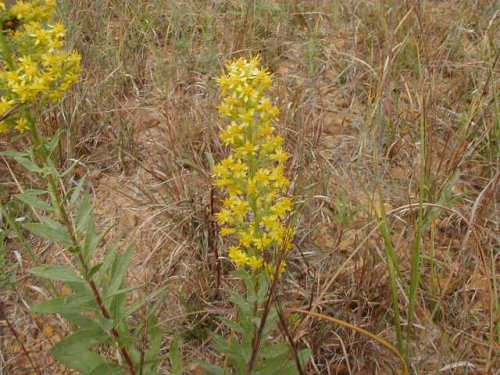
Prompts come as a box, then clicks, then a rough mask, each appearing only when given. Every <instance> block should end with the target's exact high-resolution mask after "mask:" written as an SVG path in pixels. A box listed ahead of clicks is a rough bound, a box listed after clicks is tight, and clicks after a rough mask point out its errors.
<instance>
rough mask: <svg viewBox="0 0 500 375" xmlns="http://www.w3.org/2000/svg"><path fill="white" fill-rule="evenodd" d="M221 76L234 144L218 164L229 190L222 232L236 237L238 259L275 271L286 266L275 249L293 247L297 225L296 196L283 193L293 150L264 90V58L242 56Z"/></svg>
mask: <svg viewBox="0 0 500 375" xmlns="http://www.w3.org/2000/svg"><path fill="white" fill-rule="evenodd" d="M217 82H218V83H219V86H220V87H221V89H222V95H223V96H224V99H223V100H222V103H221V105H220V106H219V113H220V114H221V115H222V116H223V117H228V118H229V120H230V124H229V126H227V127H226V128H225V129H224V130H223V131H222V132H221V134H220V137H221V139H222V141H223V142H224V143H225V144H226V145H227V146H230V147H231V154H230V155H229V156H228V157H227V158H226V159H224V160H222V161H221V162H220V163H219V164H218V165H217V166H215V168H214V170H213V173H214V175H215V177H216V182H215V185H216V186H218V187H221V188H223V189H224V191H225V193H226V198H225V199H224V204H223V209H222V210H220V211H219V212H218V214H217V221H218V223H219V224H221V225H222V226H223V228H222V229H221V232H220V233H221V235H222V236H232V237H234V239H235V245H234V246H231V247H230V248H229V258H230V259H231V261H232V262H233V263H234V264H235V265H237V266H239V267H247V268H248V269H250V270H252V271H253V272H254V273H258V272H259V271H261V270H262V271H265V272H267V273H268V274H269V275H272V274H273V273H274V271H275V270H276V267H279V268H280V269H279V271H280V272H282V271H284V268H285V263H284V262H283V261H282V259H280V257H277V256H276V254H277V253H273V250H276V249H282V250H289V249H290V248H291V244H292V241H291V240H292V237H293V228H292V227H291V226H288V225H287V222H286V217H287V214H288V213H289V212H290V211H291V210H292V201H291V199H290V198H286V197H283V196H281V195H283V193H284V192H285V191H286V189H287V188H288V186H289V180H288V179H287V178H286V177H285V175H284V170H285V166H284V163H285V161H286V160H287V159H288V154H287V153H286V152H285V151H284V150H283V137H282V136H280V135H276V134H275V132H276V131H275V128H274V126H273V120H274V119H275V118H276V116H277V115H278V113H279V110H278V108H277V107H276V106H274V105H273V104H272V103H271V100H270V99H269V98H268V97H267V96H265V95H264V93H265V91H266V90H267V89H268V88H269V87H270V86H271V84H272V76H271V74H270V73H269V72H268V71H267V70H265V69H263V68H261V67H260V62H259V59H258V58H252V59H251V60H249V61H248V60H245V59H238V60H235V61H232V62H230V63H229V64H228V65H227V74H226V75H222V76H221V77H220V78H219V79H218V80H217Z"/></svg>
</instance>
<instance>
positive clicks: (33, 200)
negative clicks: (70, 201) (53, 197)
mask: <svg viewBox="0 0 500 375" xmlns="http://www.w3.org/2000/svg"><path fill="white" fill-rule="evenodd" d="M45 193H46V192H43V193H42V194H45ZM36 195H41V194H33V193H32V192H29V191H26V192H24V193H23V194H18V195H16V198H17V199H19V200H20V201H21V202H23V203H26V204H27V205H28V206H31V207H35V208H38V209H40V210H42V211H54V207H52V205H51V204H50V203H48V202H46V201H44V200H42V199H39V198H37V197H36Z"/></svg>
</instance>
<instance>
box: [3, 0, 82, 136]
mask: <svg viewBox="0 0 500 375" xmlns="http://www.w3.org/2000/svg"><path fill="white" fill-rule="evenodd" d="M56 7H57V1H56V0H31V1H20V0H19V1H16V2H15V3H13V4H12V5H11V6H10V7H9V6H6V4H5V1H1V2H0V20H15V27H13V28H12V29H7V30H3V31H2V33H1V35H0V38H1V39H2V43H0V45H1V47H0V57H1V60H2V63H1V64H0V87H2V94H1V100H0V115H2V114H5V113H6V112H7V111H8V110H9V109H10V108H12V107H13V106H23V105H25V104H33V103H37V104H38V105H44V104H47V103H51V102H52V103H54V102H56V101H58V100H60V99H61V97H62V95H63V93H64V92H65V91H68V90H69V89H70V88H71V87H72V85H73V84H75V83H76V82H78V80H79V77H80V73H81V57H80V55H79V54H78V53H76V52H71V51H64V50H63V49H62V48H63V46H64V37H65V34H66V29H65V27H64V25H63V24H62V23H61V22H53V21H54V19H55V11H56ZM7 104H8V105H7ZM16 116H18V115H16V114H15V113H14V114H13V115H10V116H7V118H5V119H4V121H5V124H6V125H4V126H2V127H1V129H0V133H2V132H6V131H7V130H8V129H9V128H13V127H14V128H16V129H17V130H18V131H20V132H23V131H25V130H27V129H28V127H27V125H26V124H24V122H23V121H20V119H19V118H16Z"/></svg>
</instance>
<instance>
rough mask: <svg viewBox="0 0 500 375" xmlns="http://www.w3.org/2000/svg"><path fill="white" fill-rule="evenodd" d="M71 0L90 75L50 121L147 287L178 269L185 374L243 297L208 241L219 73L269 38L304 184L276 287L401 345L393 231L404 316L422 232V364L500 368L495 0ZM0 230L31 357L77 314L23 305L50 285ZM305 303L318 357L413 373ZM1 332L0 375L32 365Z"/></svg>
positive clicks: (43, 252) (286, 130)
mask: <svg viewBox="0 0 500 375" xmlns="http://www.w3.org/2000/svg"><path fill="white" fill-rule="evenodd" d="M63 3H65V7H64V10H63V16H64V17H65V18H67V19H68V20H69V22H70V23H69V24H70V26H71V35H72V38H73V39H72V40H73V43H74V46H75V47H76V48H77V49H78V50H79V51H80V52H81V53H82V55H83V58H84V65H85V66H84V72H85V73H84V74H85V77H84V79H83V81H82V83H81V85H80V86H79V87H78V88H77V89H76V90H75V92H74V94H73V95H72V96H70V97H68V98H67V99H66V100H65V102H64V104H63V105H62V106H61V107H60V108H58V109H56V110H54V112H53V115H52V117H51V118H50V119H49V121H47V122H46V128H47V131H50V129H51V127H52V126H56V125H59V126H63V127H64V128H65V129H67V134H68V135H67V137H66V139H65V140H64V144H63V146H62V147H61V150H60V154H61V163H62V164H64V163H69V162H70V161H69V160H70V159H79V160H81V163H82V164H81V165H82V167H81V168H82V170H81V171H80V172H78V173H82V172H85V171H87V172H89V176H90V177H89V181H88V185H89V187H90V188H91V189H92V191H93V193H94V196H95V204H96V211H97V214H98V216H99V217H100V220H101V222H102V223H103V225H109V224H114V225H115V227H114V228H115V232H116V233H124V235H123V239H122V241H124V242H130V241H135V242H136V243H137V251H136V256H135V261H134V262H135V263H134V267H133V268H132V270H131V272H130V279H131V282H132V283H144V284H145V285H146V289H147V290H149V291H150V290H154V289H155V288H158V287H161V286H163V285H170V286H169V291H170V295H169V298H168V300H167V302H166V303H165V307H164V308H163V309H162V314H161V317H160V319H161V321H162V323H163V325H164V327H165V328H166V330H167V332H169V335H170V336H168V337H165V347H166V348H168V344H169V342H170V340H171V338H172V337H173V335H174V334H178V335H180V336H181V337H182V354H183V357H184V358H185V359H186V363H187V364H188V368H189V369H190V370H189V371H190V372H189V373H193V374H195V373H196V374H201V373H202V372H201V369H200V368H197V367H196V366H195V365H193V364H191V362H190V360H191V359H192V358H205V359H207V358H209V359H210V358H211V360H213V361H217V360H218V359H217V356H216V353H211V352H210V340H209V339H208V337H209V336H208V333H209V332H211V331H213V330H217V329H219V327H218V323H217V320H216V319H215V317H216V316H217V314H231V310H230V309H229V307H230V306H229V305H228V303H227V299H226V298H225V297H226V296H225V295H224V292H223V289H224V285H225V284H233V283H234V280H231V279H230V278H229V277H228V274H227V271H228V270H229V269H230V265H229V263H228V262H226V261H225V260H222V271H223V274H222V280H221V282H222V285H221V286H220V287H221V289H220V290H217V285H218V282H219V280H218V278H217V276H216V259H215V254H216V252H217V253H220V254H222V256H224V247H225V245H224V243H223V242H222V241H221V240H220V239H219V237H217V235H216V229H217V228H215V224H214V222H213V220H212V215H213V213H214V210H216V209H217V207H218V205H219V203H218V199H219V197H218V195H217V193H216V192H214V191H213V189H212V188H211V187H210V186H211V179H210V166H211V164H212V163H213V160H220V159H221V157H222V156H223V155H225V149H224V147H223V146H222V145H221V144H220V143H219V141H218V139H217V132H218V130H217V129H218V126H219V125H220V120H219V119H218V116H217V113H216V110H215V107H216V104H217V100H218V98H217V88H216V86H215V83H214V80H213V78H214V77H216V76H217V75H218V74H219V72H220V71H221V69H222V67H223V65H224V63H225V62H226V61H227V60H228V59H229V58H231V57H234V56H248V55H250V54H260V55H261V56H262V58H263V61H264V64H265V65H267V66H269V67H270V69H271V70H272V71H273V72H274V74H275V87H274V96H275V97H276V100H277V101H278V102H279V104H280V107H281V117H280V121H279V131H280V132H281V133H282V134H283V135H284V136H285V138H286V145H287V146H286V147H287V149H288V152H290V154H291V155H292V158H291V160H290V162H289V167H288V174H289V176H290V178H291V179H292V181H293V184H292V192H293V194H294V195H295V196H296V197H298V201H299V202H300V203H299V205H298V207H299V209H298V212H297V219H298V235H297V238H296V246H295V249H294V250H293V252H292V253H291V254H290V259H289V260H288V264H289V267H288V272H287V274H286V277H285V279H284V281H283V283H282V285H281V292H280V293H282V297H281V298H282V299H283V300H284V301H287V302H288V303H289V304H291V305H292V307H296V308H302V309H312V310H313V311H316V312H320V313H322V314H324V315H328V316H332V317H335V318H337V319H342V320H344V321H347V322H349V323H350V324H352V325H354V326H357V327H360V328H363V329H365V330H367V331H370V332H371V333H373V334H376V335H377V336H378V337H380V338H383V339H385V340H387V341H388V342H390V343H393V344H394V345H395V346H396V327H395V324H394V310H393V309H392V308H391V298H392V297H391V284H390V278H389V273H388V266H387V265H388V258H387V256H386V254H387V253H386V250H387V246H388V241H389V243H390V244H389V245H392V246H393V248H394V251H395V254H396V257H397V265H398V271H399V279H398V280H399V283H398V285H397V289H398V290H397V295H398V297H399V302H400V310H401V311H400V313H401V316H400V318H401V323H402V327H403V331H404V332H406V331H408V321H409V320H408V318H409V317H408V309H409V307H410V296H409V293H408V286H409V285H410V279H411V276H410V273H411V255H412V253H414V249H415V246H416V244H421V255H422V256H421V259H420V260H421V263H420V271H421V278H420V283H419V288H418V290H417V293H416V299H415V319H414V320H413V321H412V320H410V323H411V325H412V329H411V332H412V336H411V338H410V343H411V345H410V348H411V353H412V359H411V367H412V371H413V372H414V373H416V374H433V373H438V371H440V370H442V373H443V374H466V373H467V374H470V373H477V374H498V371H500V361H499V358H498V351H499V350H500V347H499V338H500V328H499V319H500V318H499V316H500V315H499V314H500V308H499V303H498V301H499V299H498V282H499V274H498V269H499V266H500V259H499V252H498V249H499V245H500V241H499V235H498V233H499V230H498V229H499V222H498V212H499V208H498V203H499V198H500V196H499V195H498V183H499V172H498V171H499V169H498V155H499V144H500V143H499V137H500V97H499V92H500V91H499V88H500V79H499V77H500V75H499V71H500V61H499V48H500V35H499V34H500V33H499V30H500V8H499V6H498V3H496V2H495V1H488V0H475V1H467V0H445V1H431V0H424V1H417V0H406V1H395V0H394V1H390V0H374V1H361V0H342V1H328V0H315V1H306V0H294V1H291V0H290V1H279V0H253V1H243V0H211V1H195V0H185V1H182V0H174V1H160V0H139V1H135V2H132V1H119V0H109V1H107V2H104V1H92V0H75V1H65V2H63ZM0 142H1V143H0V148H4V147H5V146H6V143H5V142H6V141H4V140H0ZM19 147H22V146H19ZM2 163H4V165H2ZM11 167H12V168H15V166H11ZM0 169H1V170H2V173H1V175H0V183H1V184H2V186H3V187H4V188H3V189H2V190H4V191H7V192H9V193H8V194H6V195H5V201H6V202H8V201H9V199H10V198H9V197H12V194H13V193H14V192H15V191H16V187H15V183H14V181H13V179H12V177H11V176H10V175H9V174H8V173H4V170H5V171H7V169H6V162H4V161H0ZM78 177H79V176H75V178H78ZM33 183H35V182H33ZM7 188H8V189H7ZM2 199H4V197H2ZM419 201H420V203H422V204H421V205H420V206H419ZM12 204H13V203H12ZM419 207H420V208H419ZM419 212H420V214H421V215H420V214H419ZM384 228H385V231H386V232H385V233H384ZM384 234H385V235H386V238H385V240H384ZM7 249H9V250H10V252H8V253H7V258H8V260H9V261H10V262H11V263H16V264H17V269H16V274H15V276H16V277H19V278H21V279H22V280H23V281H22V282H20V284H19V286H20V287H18V288H17V289H16V290H15V291H11V292H10V293H8V294H6V293H5V294H3V301H4V302H3V304H4V309H3V310H4V314H5V317H6V319H8V321H9V322H10V323H11V324H12V325H13V326H15V327H17V328H16V330H17V332H19V334H20V336H22V337H23V338H22V340H21V341H22V342H23V343H24V345H25V346H26V350H27V351H31V350H32V351H33V352H34V354H33V355H32V357H35V358H36V357H37V356H38V357H39V356H41V354H40V352H38V351H37V349H36V348H35V344H37V343H39V341H38V342H37V341H36V338H37V337H39V336H40V332H42V333H43V334H44V335H45V337H46V338H47V340H50V338H51V337H53V335H54V333H53V332H47V331H46V330H44V325H46V326H50V327H57V329H56V331H57V332H60V331H62V332H63V331H64V329H65V328H67V327H64V326H62V325H61V322H59V321H55V320H54V321H44V322H41V321H40V320H39V317H35V316H31V315H30V314H27V309H28V307H29V305H31V304H33V303H34V301H35V300H36V299H37V298H40V297H41V292H42V291H43V287H42V286H40V285H37V281H36V280H34V279H26V275H25V273H24V271H25V267H28V266H29V261H28V260H27V259H23V261H24V262H23V263H20V261H19V257H18V259H16V257H15V256H14V255H11V254H14V253H13V251H16V250H18V249H19V244H18V242H17V241H16V239H15V238H12V239H9V240H8V242H7ZM39 250H40V256H41V257H42V259H44V260H48V261H50V260H54V261H58V260H60V259H61V257H62V255H61V253H60V252H58V251H57V249H45V248H44V247H43V244H40V246H39ZM20 257H22V255H20ZM136 297H138V298H140V296H136ZM299 318H300V319H302V318H303V317H302V316H299V315H295V314H292V315H291V318H290V319H291V320H292V321H297V323H296V324H295V325H294V326H293V327H294V328H295V331H294V333H295V335H296V338H297V339H298V340H299V342H300V343H301V345H304V346H308V347H310V348H311V349H312V350H313V354H314V359H313V361H312V362H311V364H310V365H309V367H308V370H307V372H308V373H310V374H375V373H376V374H397V373H400V362H399V358H398V357H397V356H396V355H395V354H394V353H393V352H391V351H389V350H387V349H386V348H384V347H383V346H381V345H379V343H377V342H376V341H374V340H373V339H371V338H369V337H367V336H364V335H361V334H359V333H358V332H356V331H355V330H353V329H349V328H346V327H341V326H337V325H335V324H332V323H331V322H329V321H326V320H320V319H316V318H306V319H305V320H301V321H300V322H298V319H299ZM1 329H2V332H3V336H4V337H3V341H4V353H3V358H2V359H3V361H4V362H3V366H4V369H3V370H0V373H2V371H3V373H6V374H31V373H36V372H34V370H23V369H22V367H21V365H17V364H16V363H18V362H17V361H21V362H23V361H24V362H23V363H27V362H26V358H25V357H26V356H23V354H22V352H17V354H14V353H13V349H12V347H13V346H14V345H19V340H15V338H14V337H13V335H12V334H11V331H9V330H8V328H7V327H6V326H2V327H1ZM405 337H406V336H405ZM40 345H42V346H43V344H40ZM45 365H46V366H52V365H47V364H45ZM26 368H29V365H26ZM164 369H165V372H164V373H165V374H167V373H168V372H167V369H168V363H165V364H164ZM39 371H41V373H43V374H53V373H56V372H55V371H56V370H54V369H52V367H40V370H39ZM59 371H61V373H64V372H63V371H64V370H63V369H60V370H59Z"/></svg>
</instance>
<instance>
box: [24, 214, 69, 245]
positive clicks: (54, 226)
mask: <svg viewBox="0 0 500 375" xmlns="http://www.w3.org/2000/svg"><path fill="white" fill-rule="evenodd" d="M42 221H43V223H27V224H24V227H25V228H26V229H27V230H29V231H30V232H32V233H33V234H35V235H37V236H40V237H42V238H45V239H46V240H49V241H54V242H58V243H61V244H63V245H66V246H72V245H73V242H72V241H71V237H70V235H69V234H68V233H67V232H66V228H64V226H63V225H62V224H60V223H58V222H56V221H54V220H52V219H49V218H48V217H44V218H42Z"/></svg>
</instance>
